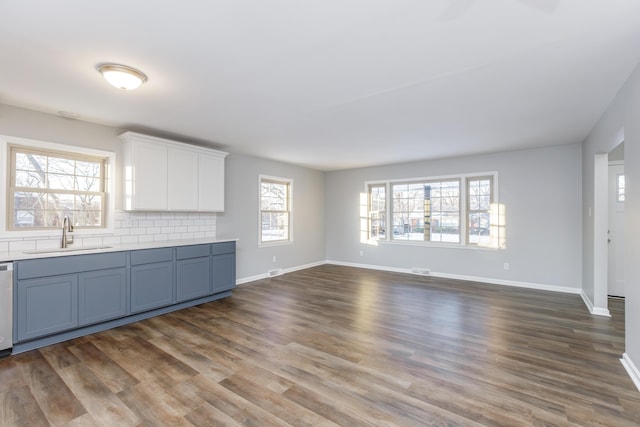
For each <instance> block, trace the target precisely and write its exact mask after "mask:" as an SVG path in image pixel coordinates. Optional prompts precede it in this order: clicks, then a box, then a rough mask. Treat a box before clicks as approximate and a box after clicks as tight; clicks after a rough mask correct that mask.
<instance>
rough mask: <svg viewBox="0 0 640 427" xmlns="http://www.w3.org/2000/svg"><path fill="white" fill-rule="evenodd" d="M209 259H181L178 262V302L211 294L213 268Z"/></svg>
mask: <svg viewBox="0 0 640 427" xmlns="http://www.w3.org/2000/svg"><path fill="white" fill-rule="evenodd" d="M210 265H211V264H210V263H209V257H208V256H207V257H202V258H191V259H181V260H178V261H177V262H176V269H177V274H176V276H177V281H176V287H177V299H178V302H181V301H186V300H190V299H194V298H198V297H203V296H205V295H208V294H210V293H211V267H210Z"/></svg>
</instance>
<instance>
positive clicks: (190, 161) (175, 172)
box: [168, 148, 198, 211]
mask: <svg viewBox="0 0 640 427" xmlns="http://www.w3.org/2000/svg"><path fill="white" fill-rule="evenodd" d="M168 187H169V190H168V191H169V196H168V197H169V210H170V211H197V210H198V153H196V152H194V151H190V150H180V149H177V148H170V149H169V177H168Z"/></svg>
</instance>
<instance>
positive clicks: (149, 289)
mask: <svg viewBox="0 0 640 427" xmlns="http://www.w3.org/2000/svg"><path fill="white" fill-rule="evenodd" d="M170 304H173V261H165V262H160V263H154V264H143V265H134V266H132V267H131V313H138V312H141V311H146V310H151V309H154V308H158V307H164V306H167V305H170Z"/></svg>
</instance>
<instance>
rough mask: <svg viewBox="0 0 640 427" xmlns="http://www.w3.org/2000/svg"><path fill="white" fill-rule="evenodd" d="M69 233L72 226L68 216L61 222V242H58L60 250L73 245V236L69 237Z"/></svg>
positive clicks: (71, 231)
mask: <svg viewBox="0 0 640 427" xmlns="http://www.w3.org/2000/svg"><path fill="white" fill-rule="evenodd" d="M69 233H73V225H71V221H70V220H69V217H68V216H66V215H65V216H64V218H63V220H62V242H60V247H61V248H66V247H67V245H71V244H73V236H69Z"/></svg>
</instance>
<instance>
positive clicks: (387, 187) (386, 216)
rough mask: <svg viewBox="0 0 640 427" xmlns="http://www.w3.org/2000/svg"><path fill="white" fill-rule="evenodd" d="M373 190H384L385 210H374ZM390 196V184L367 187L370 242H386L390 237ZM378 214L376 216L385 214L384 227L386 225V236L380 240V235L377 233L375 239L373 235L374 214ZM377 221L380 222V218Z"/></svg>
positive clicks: (375, 184)
mask: <svg viewBox="0 0 640 427" xmlns="http://www.w3.org/2000/svg"><path fill="white" fill-rule="evenodd" d="M373 188H383V189H384V209H383V210H380V209H373V206H372V205H373V200H372V199H373V198H372V191H371V190H372V189H373ZM388 194H389V184H388V183H386V182H383V183H370V184H368V185H367V235H368V238H369V239H370V240H383V241H384V240H386V239H387V236H388V234H387V233H388V229H389V222H388V219H389V215H388V211H389V207H388V201H387V195H388ZM374 212H375V213H376V215H379V214H380V213H381V212H382V213H383V214H384V217H383V219H382V222H383V225H384V231H383V233H384V236H383V237H382V239H381V238H380V233H377V234H376V236H375V237H374V236H373V235H372V230H373V222H374V220H373V215H372V214H373V213H374ZM376 221H378V222H379V221H380V218H379V217H378V218H377V219H376Z"/></svg>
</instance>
